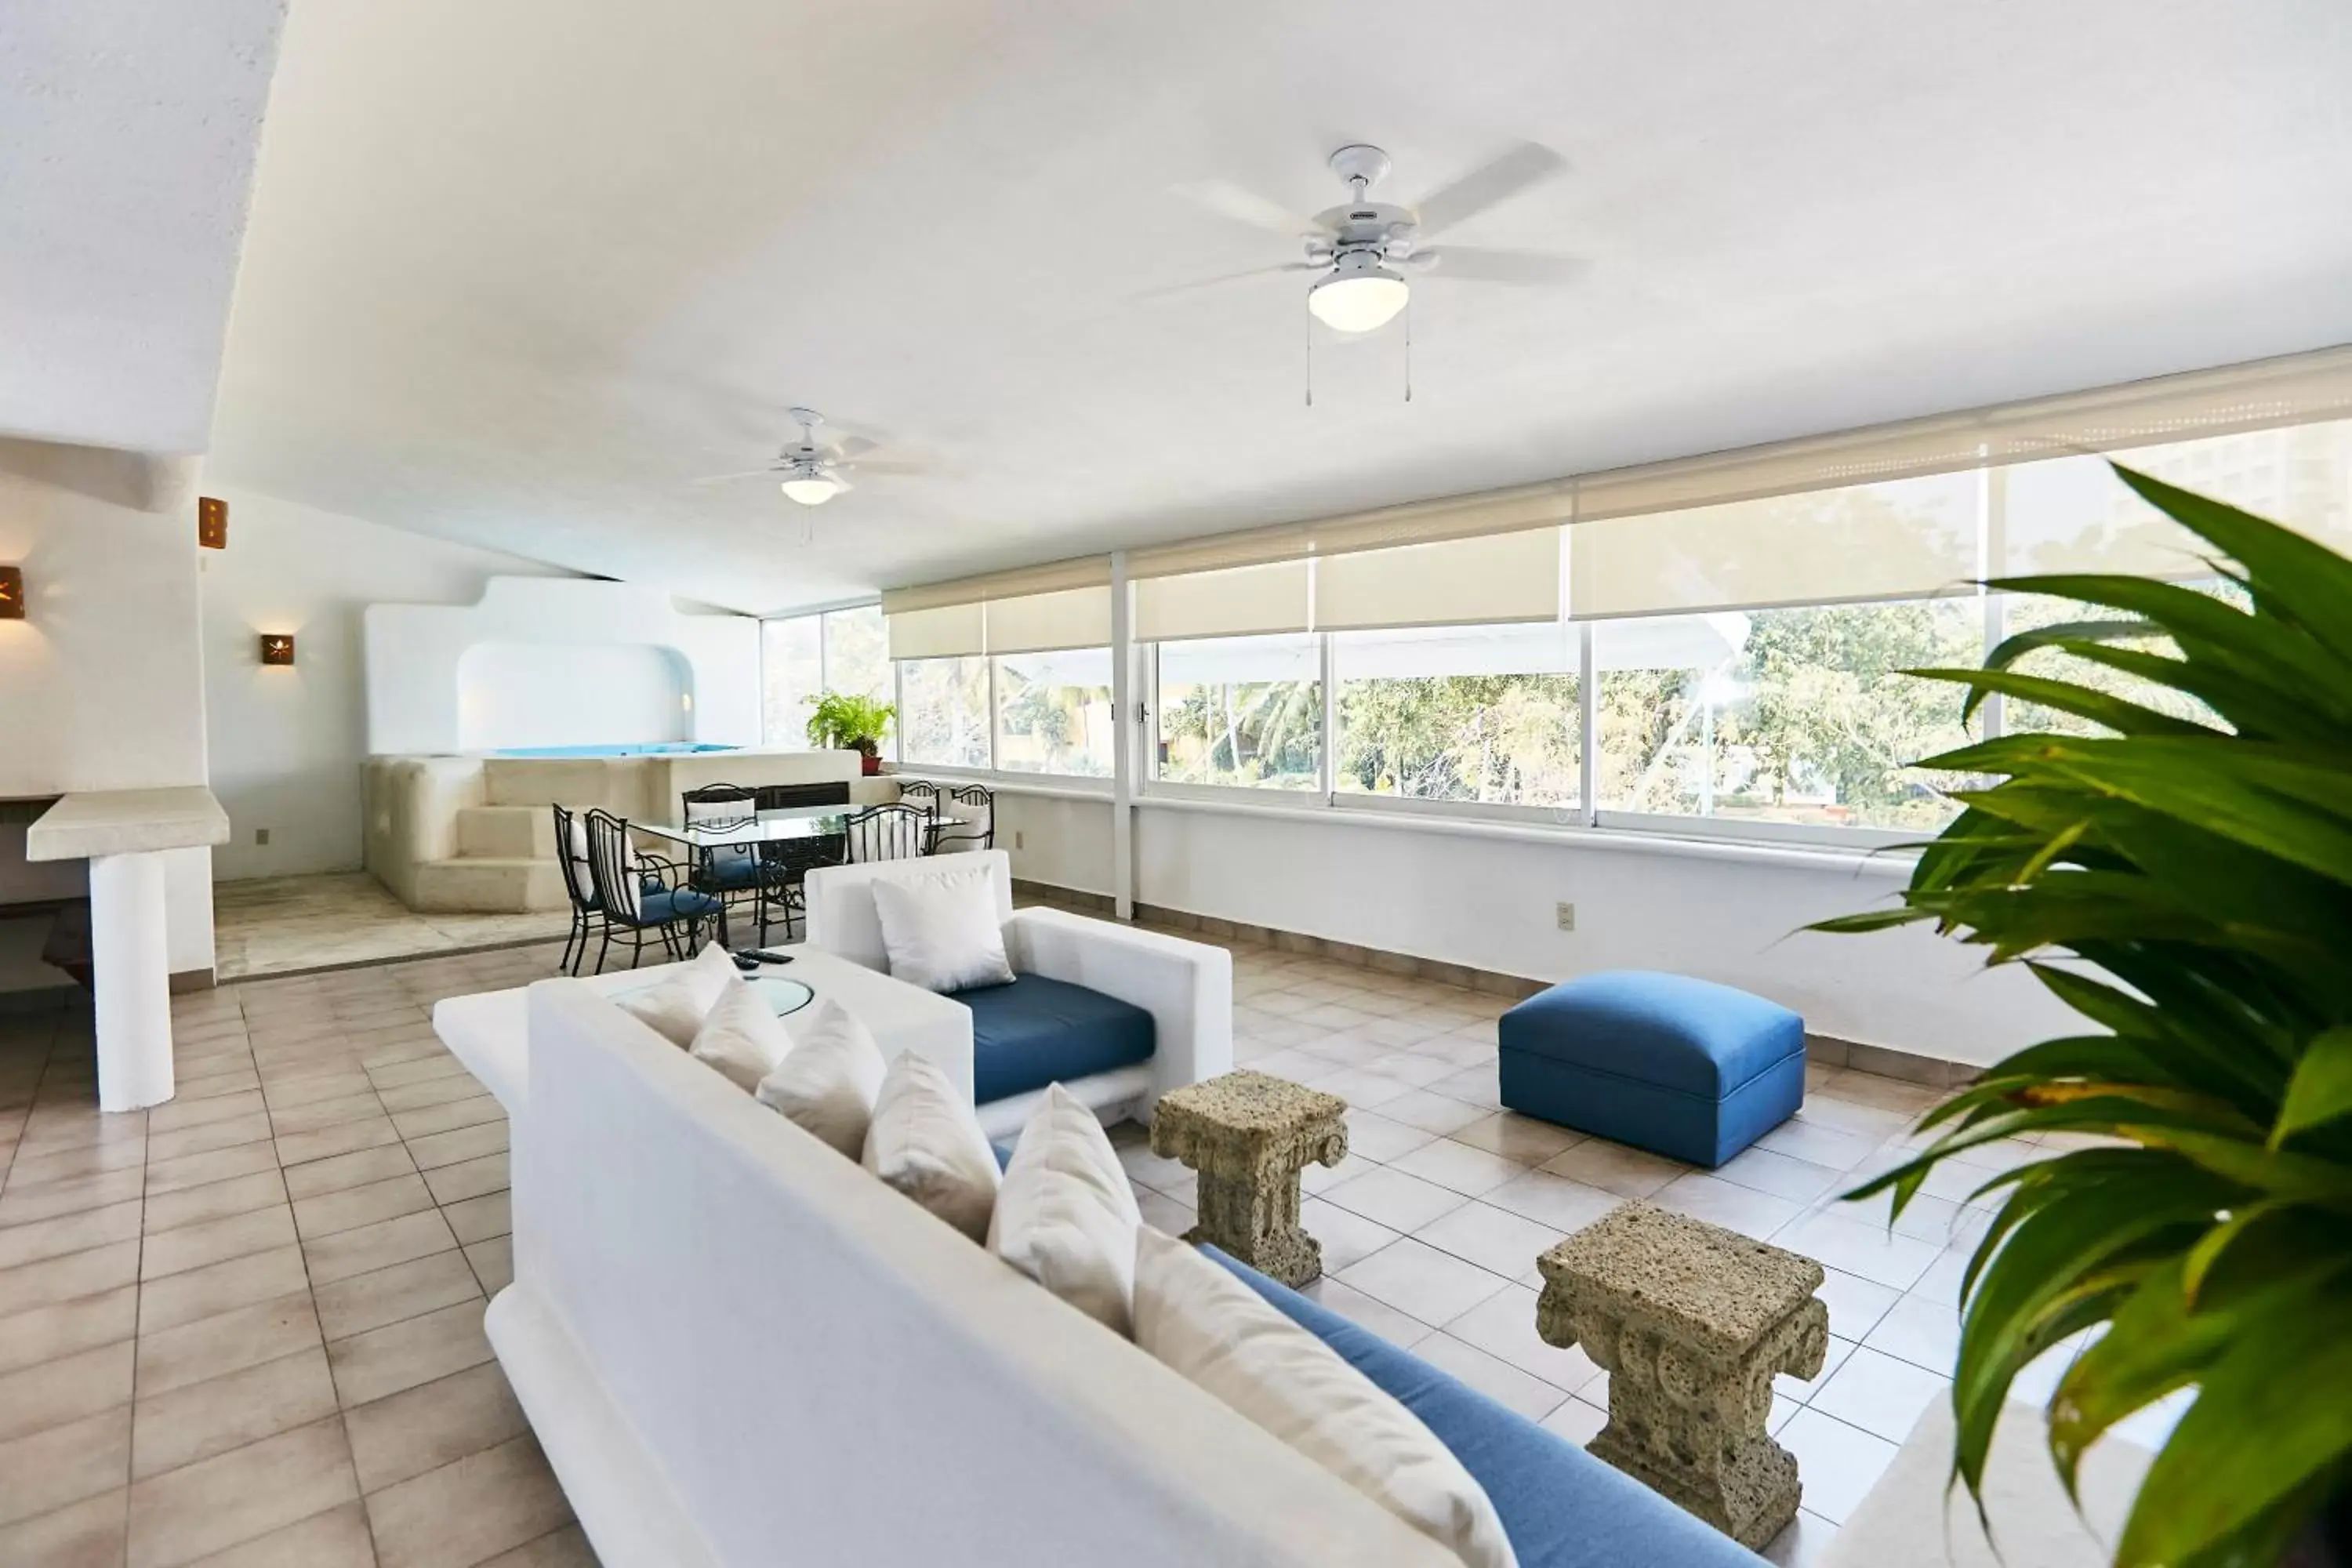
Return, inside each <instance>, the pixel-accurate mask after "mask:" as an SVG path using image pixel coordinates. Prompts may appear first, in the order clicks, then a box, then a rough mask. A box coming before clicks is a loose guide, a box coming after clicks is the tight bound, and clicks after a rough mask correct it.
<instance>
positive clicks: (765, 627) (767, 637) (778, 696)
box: [760, 616, 824, 750]
mask: <svg viewBox="0 0 2352 1568" xmlns="http://www.w3.org/2000/svg"><path fill="white" fill-rule="evenodd" d="M820 619H821V617H819V616H792V617H790V618H789V619H785V620H780V621H762V622H761V623H760V688H761V724H760V732H761V740H762V741H764V742H766V743H767V744H769V745H771V746H778V747H782V748H786V749H791V750H797V749H799V748H800V747H803V746H805V745H807V744H808V721H809V714H810V712H811V711H813V710H814V708H815V707H816V695H817V693H818V692H820V691H822V690H824V637H823V634H822V631H821V629H820Z"/></svg>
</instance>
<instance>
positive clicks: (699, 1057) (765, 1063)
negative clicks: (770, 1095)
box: [690, 974, 793, 1094]
mask: <svg viewBox="0 0 2352 1568" xmlns="http://www.w3.org/2000/svg"><path fill="white" fill-rule="evenodd" d="M792 1048H793V1037H792V1036H790V1035H789V1034H787V1033H785V1032H784V1021H783V1020H782V1019H781V1018H779V1017H777V1016H776V1014H775V1010H774V1009H773V1008H772V1007H770V1006H769V1005H768V999H767V998H766V997H764V996H762V995H761V994H759V993H758V992H757V991H754V990H752V989H751V987H750V986H749V985H746V984H743V982H742V980H741V979H740V977H739V976H736V975H733V974H730V975H729V976H728V977H727V984H726V987H725V988H724V989H723V990H721V991H720V992H719V1000H718V1001H716V1002H714V1003H712V1004H711V1005H710V1011H709V1014H708V1015H707V1016H705V1017H704V1018H703V1020H702V1027H701V1028H700V1029H698V1030H697V1031H696V1032H695V1036H694V1044H693V1046H692V1047H690V1051H691V1054H692V1055H693V1057H694V1059H695V1060H696V1061H698V1062H705V1063H708V1064H709V1066H711V1067H714V1068H718V1069H719V1072H720V1073H722V1074H724V1075H725V1076H726V1078H727V1079H728V1081H729V1082H730V1083H733V1084H735V1085H736V1086H737V1087H738V1088H740V1089H742V1090H743V1091H744V1092H745V1093H747V1094H748V1093H751V1091H752V1090H754V1089H758V1088H759V1087H760V1080H761V1079H764V1078H766V1077H767V1076H768V1075H769V1074H770V1073H771V1072H773V1071H774V1070H775V1067H776V1064H777V1063H778V1062H781V1061H782V1060H783V1059H784V1057H785V1054H786V1053H787V1052H789V1051H790V1050H791V1049H792Z"/></svg>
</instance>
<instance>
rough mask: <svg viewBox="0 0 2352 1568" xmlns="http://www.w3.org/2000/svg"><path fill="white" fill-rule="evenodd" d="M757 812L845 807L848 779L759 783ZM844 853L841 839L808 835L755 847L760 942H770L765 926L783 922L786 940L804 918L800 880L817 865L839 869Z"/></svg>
mask: <svg viewBox="0 0 2352 1568" xmlns="http://www.w3.org/2000/svg"><path fill="white" fill-rule="evenodd" d="M759 795H760V798H759V807H760V809H761V811H788V810H791V809H793V808H794V807H796V806H810V805H840V806H845V805H848V804H849V781H848V780H846V779H833V780H829V781H827V782H824V783H822V784H761V786H760V791H759ZM845 854H846V850H845V848H844V847H843V845H842V841H841V836H840V835H839V834H837V833H832V834H823V833H820V834H811V835H810V836H809V837H805V838H787V839H783V840H782V841H780V842H775V843H768V844H762V845H761V846H759V856H760V859H761V867H762V869H763V870H764V871H765V872H766V878H765V880H764V882H763V884H762V885H763V889H764V895H765V896H764V897H763V898H762V900H761V904H760V911H759V915H758V917H757V918H758V920H759V922H760V940H761V942H766V941H767V940H768V927H769V926H770V925H772V924H774V923H777V922H779V921H781V922H782V925H783V928H784V938H785V940H786V941H790V940H791V939H792V935H793V921H797V920H800V919H802V918H803V913H804V911H805V910H806V909H807V902H808V901H807V898H806V896H805V891H804V889H803V886H802V879H803V878H805V877H806V876H807V875H808V873H809V872H810V871H811V870H813V869H814V868H816V867H819V866H838V865H839V864H841V862H842V859H843V858H844V857H845Z"/></svg>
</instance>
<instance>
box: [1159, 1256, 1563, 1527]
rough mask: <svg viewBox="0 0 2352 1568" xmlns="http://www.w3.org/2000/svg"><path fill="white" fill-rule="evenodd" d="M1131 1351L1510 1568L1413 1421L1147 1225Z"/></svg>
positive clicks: (1473, 1502) (1463, 1476)
mask: <svg viewBox="0 0 2352 1568" xmlns="http://www.w3.org/2000/svg"><path fill="white" fill-rule="evenodd" d="M1135 1342H1136V1343H1138V1344H1139V1345H1141V1346H1142V1347H1143V1348H1144V1349H1145V1350H1148V1351H1150V1352H1151V1353H1152V1354H1153V1355H1154V1356H1157V1357H1158V1358H1159V1359H1160V1361H1161V1362H1163V1363H1166V1364H1167V1365H1169V1366H1171V1367H1172V1368H1174V1369H1175V1370H1176V1371H1178V1372H1180V1373H1183V1374H1184V1375H1185V1376H1186V1377H1188V1378H1190V1379H1191V1380H1192V1382H1194V1383H1196V1384H1199V1385H1200V1386H1201V1387H1202V1388H1204V1389H1206V1390H1208V1391H1209V1392H1210V1393H1211V1394H1215V1395H1216V1396H1217V1397H1218V1398H1219V1399H1222V1400H1223V1401H1224V1402H1225V1403H1226V1404H1227V1405H1231V1406H1232V1407H1233V1408H1234V1410H1236V1411H1239V1412H1240V1413H1241V1414H1242V1415H1246V1416H1248V1417H1249V1418H1250V1419H1251V1420H1252V1421H1254V1422H1255V1423H1256V1424H1257V1425H1258V1426H1263V1427H1264V1428H1265V1430H1267V1431H1268V1432H1270V1433H1272V1434H1274V1436H1276V1437H1279V1438H1281V1439H1282V1440H1283V1441H1284V1442H1286V1443H1287V1444H1289V1445H1290V1446H1291V1447H1294V1448H1296V1449H1297V1450H1298V1451H1299V1452H1300V1453H1302V1454H1304V1455H1306V1456H1307V1458H1310V1459H1313V1460H1314V1461H1315V1462H1316V1463H1318V1464H1319V1465H1321V1466H1322V1467H1323V1468H1325V1469H1328V1470H1329V1471H1330V1472H1331V1473H1332V1474H1333V1475H1336V1476H1338V1477H1339V1479H1341V1480H1344V1481H1346V1482H1347V1483H1348V1484H1349V1486H1352V1487H1354V1488H1355V1489H1357V1490H1358V1491H1360V1492H1362V1493H1363V1494H1364V1495H1365V1496H1367V1497H1369V1498H1370V1499H1371V1500H1373V1501H1375V1502H1377V1503H1379V1504H1380V1505H1381V1507H1382V1508H1385V1509H1387V1510H1389V1511H1390V1512H1391V1513H1392V1514H1394V1515H1396V1516H1397V1517H1398V1518H1399V1519H1401V1520H1402V1521H1404V1522H1405V1523H1407V1524H1409V1525H1411V1526H1412V1528H1413V1529H1415V1530H1417V1531H1420V1532H1421V1533H1422V1534H1423V1535H1425V1536H1428V1537H1429V1538H1430V1539H1431V1540H1433V1541H1434V1542H1438V1543H1439V1544H1441V1545H1443V1546H1445V1547H1447V1548H1449V1549H1451V1550H1452V1551H1453V1552H1455V1553H1456V1554H1457V1555H1459V1556H1460V1557H1461V1559H1462V1561H1463V1562H1464V1563H1468V1564H1470V1565H1471V1568H1516V1565H1517V1557H1516V1556H1515V1554H1514V1553H1513V1552H1512V1551H1511V1543H1510V1542H1509V1540H1508V1539H1507V1537H1506V1536H1505V1535H1504V1534H1503V1522H1502V1521H1501V1520H1500V1519H1498V1518H1497V1517H1496V1513H1495V1505H1494V1503H1493V1502H1492V1501H1490V1500H1488V1499H1487V1496H1486V1491H1485V1490H1484V1489H1482V1488H1480V1486H1479V1485H1478V1483H1477V1482H1476V1481H1475V1480H1474V1479H1471V1476H1470V1472H1469V1471H1467V1470H1465V1469H1464V1468H1462V1461H1461V1460H1459V1459H1457V1458H1454V1455H1453V1453H1452V1452H1451V1451H1450V1450H1448V1449H1447V1448H1446V1447H1445V1445H1444V1444H1443V1443H1441V1442H1439V1441H1438V1440H1437V1437H1436V1436H1435V1435H1434V1434H1433V1433H1432V1432H1431V1431H1430V1429H1429V1428H1428V1427H1426V1426H1423V1425H1422V1423H1421V1420H1420V1418H1419V1417H1418V1416H1416V1415H1413V1414H1412V1412H1411V1411H1410V1410H1407V1409H1406V1408H1405V1407H1404V1406H1403V1405H1400V1404H1399V1403H1397V1401H1396V1400H1395V1399H1394V1398H1393V1397H1391V1395H1390V1394H1387V1393H1386V1392H1384V1391H1383V1390H1381V1388H1380V1387H1379V1386H1378V1385H1376V1384H1374V1383H1373V1382H1372V1381H1371V1379H1370V1378H1368V1377H1366V1376H1365V1375H1364V1374H1363V1373H1360V1372H1358V1371H1357V1370H1356V1369H1355V1368H1354V1367H1352V1366H1349V1364H1348V1363H1347V1362H1346V1361H1345V1360H1344V1359H1342V1358H1341V1357H1340V1355H1339V1352H1337V1351H1335V1350H1333V1349H1331V1347H1330V1346H1328V1345H1327V1344H1325V1343H1324V1342H1322V1341H1321V1340H1318V1339H1317V1338H1316V1337H1315V1336H1314V1335H1313V1334H1310V1333H1308V1332H1307V1331H1306V1330H1305V1329H1302V1328H1300V1327H1299V1326H1298V1325H1297V1324H1296V1323H1294V1322H1292V1321H1290V1320H1289V1319H1288V1318H1286V1317H1284V1316H1283V1315H1282V1314H1281V1313H1280V1312H1279V1311H1277V1310H1275V1309H1274V1308H1273V1307H1272V1306H1269V1305H1268V1304H1267V1303H1266V1302H1265V1300H1263V1299H1262V1298H1260V1297H1259V1296H1258V1294H1257V1293H1256V1292H1255V1291H1254V1290H1252V1289H1250V1288H1249V1287H1248V1286H1246V1285H1244V1284H1243V1283H1242V1282H1241V1281H1240V1280H1239V1279H1234V1276H1233V1275H1232V1274H1230V1273H1228V1272H1227V1271H1226V1270H1225V1269H1223V1268H1221V1267H1219V1266H1218V1265H1217V1264H1214V1263H1212V1262H1211V1261H1210V1260H1209V1259H1207V1258H1203V1257H1202V1256H1201V1255H1200V1254H1199V1253H1198V1252H1196V1251H1194V1250H1193V1249H1192V1247H1190V1246H1188V1245H1187V1244H1185V1243H1183V1242H1181V1241H1178V1240H1176V1239H1175V1238H1174V1237H1169V1236H1166V1235H1163V1234H1161V1233H1160V1232H1159V1231H1157V1230H1154V1229H1152V1228H1151V1227H1150V1226H1141V1227H1140V1228H1139V1230H1138V1232H1137V1243H1136V1258H1135Z"/></svg>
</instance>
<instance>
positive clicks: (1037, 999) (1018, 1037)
mask: <svg viewBox="0 0 2352 1568" xmlns="http://www.w3.org/2000/svg"><path fill="white" fill-rule="evenodd" d="M955 999H956V1000H957V1001H959V1002H961V1003H962V1004H963V1005H965V1006H967V1007H969V1008H971V1085H972V1098H973V1099H974V1100H977V1101H978V1102H979V1103H981V1104H982V1105H985V1104H987V1103H988V1102H989V1101H990V1100H1003V1098H1005V1097H1006V1096H1007V1095H1013V1094H1025V1093H1027V1092H1028V1091H1029V1090H1031V1089H1043V1088H1045V1086H1046V1085H1047V1084H1049V1083H1068V1082H1070V1081H1072V1080H1073V1079H1082V1078H1090V1077H1092V1076H1093V1075H1094V1074H1096V1073H1098V1072H1108V1071H1110V1070H1111V1069H1112V1068H1123V1067H1128V1066H1129V1065H1131V1064H1133V1063H1136V1062H1140V1061H1149V1060H1150V1058H1151V1049H1152V1046H1153V1043H1154V1037H1153V1033H1152V1024H1151V1015H1150V1014H1149V1013H1147V1012H1145V1011H1144V1010H1143V1009H1142V1008H1140V1007H1139V1006H1137V1005H1135V1004H1134V1003H1132V1002H1122V1001H1120V1000H1119V999H1118V997H1116V996H1106V995H1104V994H1102V993H1101V992H1099V991H1089V990H1088V989H1087V987H1085V986H1083V985H1073V984H1070V983H1069V982H1068V981H1066V980H1048V979H1047V978H1045V976H1044V975H1042V974H1017V975H1014V976H1013V984H1010V985H982V986H978V987H975V988H974V989H972V990H970V991H959V992H956V993H955Z"/></svg>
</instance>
